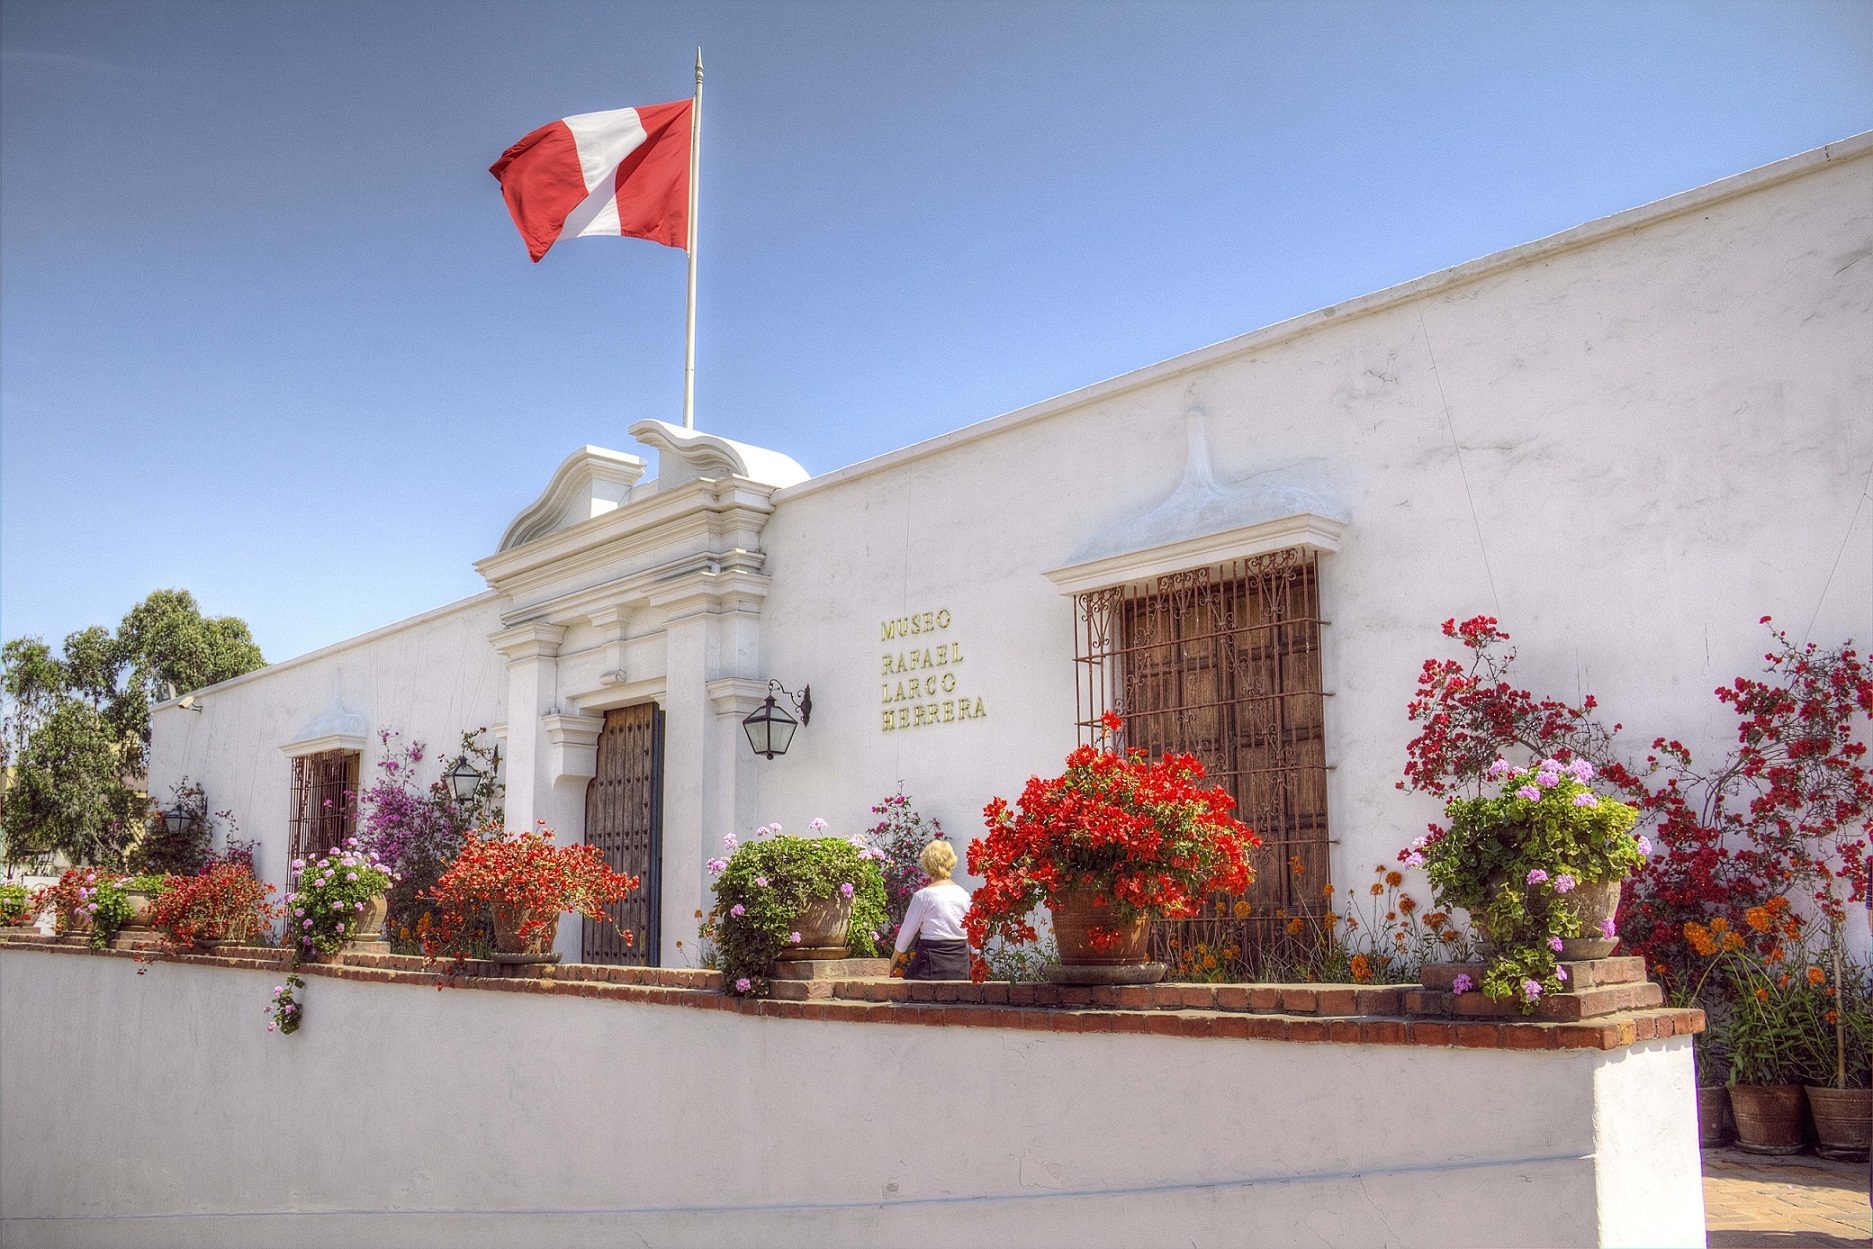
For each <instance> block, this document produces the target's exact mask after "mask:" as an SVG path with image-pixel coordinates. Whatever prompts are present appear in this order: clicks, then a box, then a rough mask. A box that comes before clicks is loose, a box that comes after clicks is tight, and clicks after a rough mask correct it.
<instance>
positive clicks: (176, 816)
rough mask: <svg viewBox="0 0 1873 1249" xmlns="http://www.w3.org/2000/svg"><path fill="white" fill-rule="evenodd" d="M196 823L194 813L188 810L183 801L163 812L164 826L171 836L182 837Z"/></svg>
mask: <svg viewBox="0 0 1873 1249" xmlns="http://www.w3.org/2000/svg"><path fill="white" fill-rule="evenodd" d="M193 823H195V816H194V813H192V812H190V811H188V810H186V809H185V808H184V807H183V805H182V804H181V803H179V802H178V803H177V804H176V805H175V806H173V807H171V808H169V809H168V810H167V811H165V812H163V828H164V830H165V831H167V832H168V834H169V835H170V836H171V837H180V836H181V835H182V834H183V833H186V832H187V831H188V830H189V825H191V824H193Z"/></svg>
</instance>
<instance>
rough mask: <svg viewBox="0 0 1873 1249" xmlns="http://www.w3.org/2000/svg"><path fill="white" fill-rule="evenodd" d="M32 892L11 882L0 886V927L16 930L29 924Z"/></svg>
mask: <svg viewBox="0 0 1873 1249" xmlns="http://www.w3.org/2000/svg"><path fill="white" fill-rule="evenodd" d="M32 896H33V895H32V890H30V889H28V888H27V887H26V886H24V885H16V884H14V883H13V882H12V881H7V882H6V883H5V884H0V925H3V926H5V927H8V928H16V927H18V926H20V925H21V924H25V923H29V922H31V918H32Z"/></svg>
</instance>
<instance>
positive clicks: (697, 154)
mask: <svg viewBox="0 0 1873 1249" xmlns="http://www.w3.org/2000/svg"><path fill="white" fill-rule="evenodd" d="M701 171H702V49H701V48H697V49H696V102H695V103H694V104H693V105H691V106H690V110H689V249H688V250H689V311H688V313H687V315H686V316H685V318H684V325H683V428H684V429H694V428H696V203H697V200H698V198H699V197H698V196H697V194H696V191H697V185H696V184H697V176H698V175H699V174H700V173H701Z"/></svg>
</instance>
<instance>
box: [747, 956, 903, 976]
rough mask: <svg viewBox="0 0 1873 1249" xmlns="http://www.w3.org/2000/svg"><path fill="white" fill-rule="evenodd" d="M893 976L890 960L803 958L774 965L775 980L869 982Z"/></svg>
mask: <svg viewBox="0 0 1873 1249" xmlns="http://www.w3.org/2000/svg"><path fill="white" fill-rule="evenodd" d="M890 974H891V960H890V959H888V958H802V959H788V960H783V961H782V962H778V963H776V964H774V977H773V978H774V979H775V980H777V981H778V980H867V979H872V978H875V977H878V976H888V975H890Z"/></svg>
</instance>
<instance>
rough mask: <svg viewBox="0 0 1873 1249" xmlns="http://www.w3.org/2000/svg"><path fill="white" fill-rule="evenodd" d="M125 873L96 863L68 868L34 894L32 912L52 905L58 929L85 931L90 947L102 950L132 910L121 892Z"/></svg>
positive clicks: (133, 911)
mask: <svg viewBox="0 0 1873 1249" xmlns="http://www.w3.org/2000/svg"><path fill="white" fill-rule="evenodd" d="M128 879H129V878H128V877H125V876H119V875H118V874H117V873H115V872H107V871H105V870H103V869H102V868H96V867H74V868H68V869H67V870H66V871H65V872H64V873H62V874H61V875H60V876H59V878H58V880H57V881H56V882H54V883H53V884H50V885H47V886H46V887H45V888H44V889H41V890H40V891H39V892H38V894H37V895H36V896H35V898H34V900H33V902H34V905H33V910H34V912H35V913H37V912H39V911H43V910H44V909H46V908H47V907H51V908H52V913H53V922H54V924H55V927H56V930H57V931H58V932H60V933H68V932H82V933H87V934H89V940H90V944H91V948H92V949H94V950H102V949H104V948H105V947H106V946H107V945H109V944H110V940H111V938H112V937H114V936H116V935H117V930H118V929H119V928H122V927H123V926H124V924H125V923H126V922H128V921H129V920H130V919H131V917H132V916H134V915H135V914H136V911H135V910H134V908H132V907H131V905H130V899H129V898H128V897H127V896H126V895H125V893H124V885H125V882H126V881H127V880H128Z"/></svg>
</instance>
